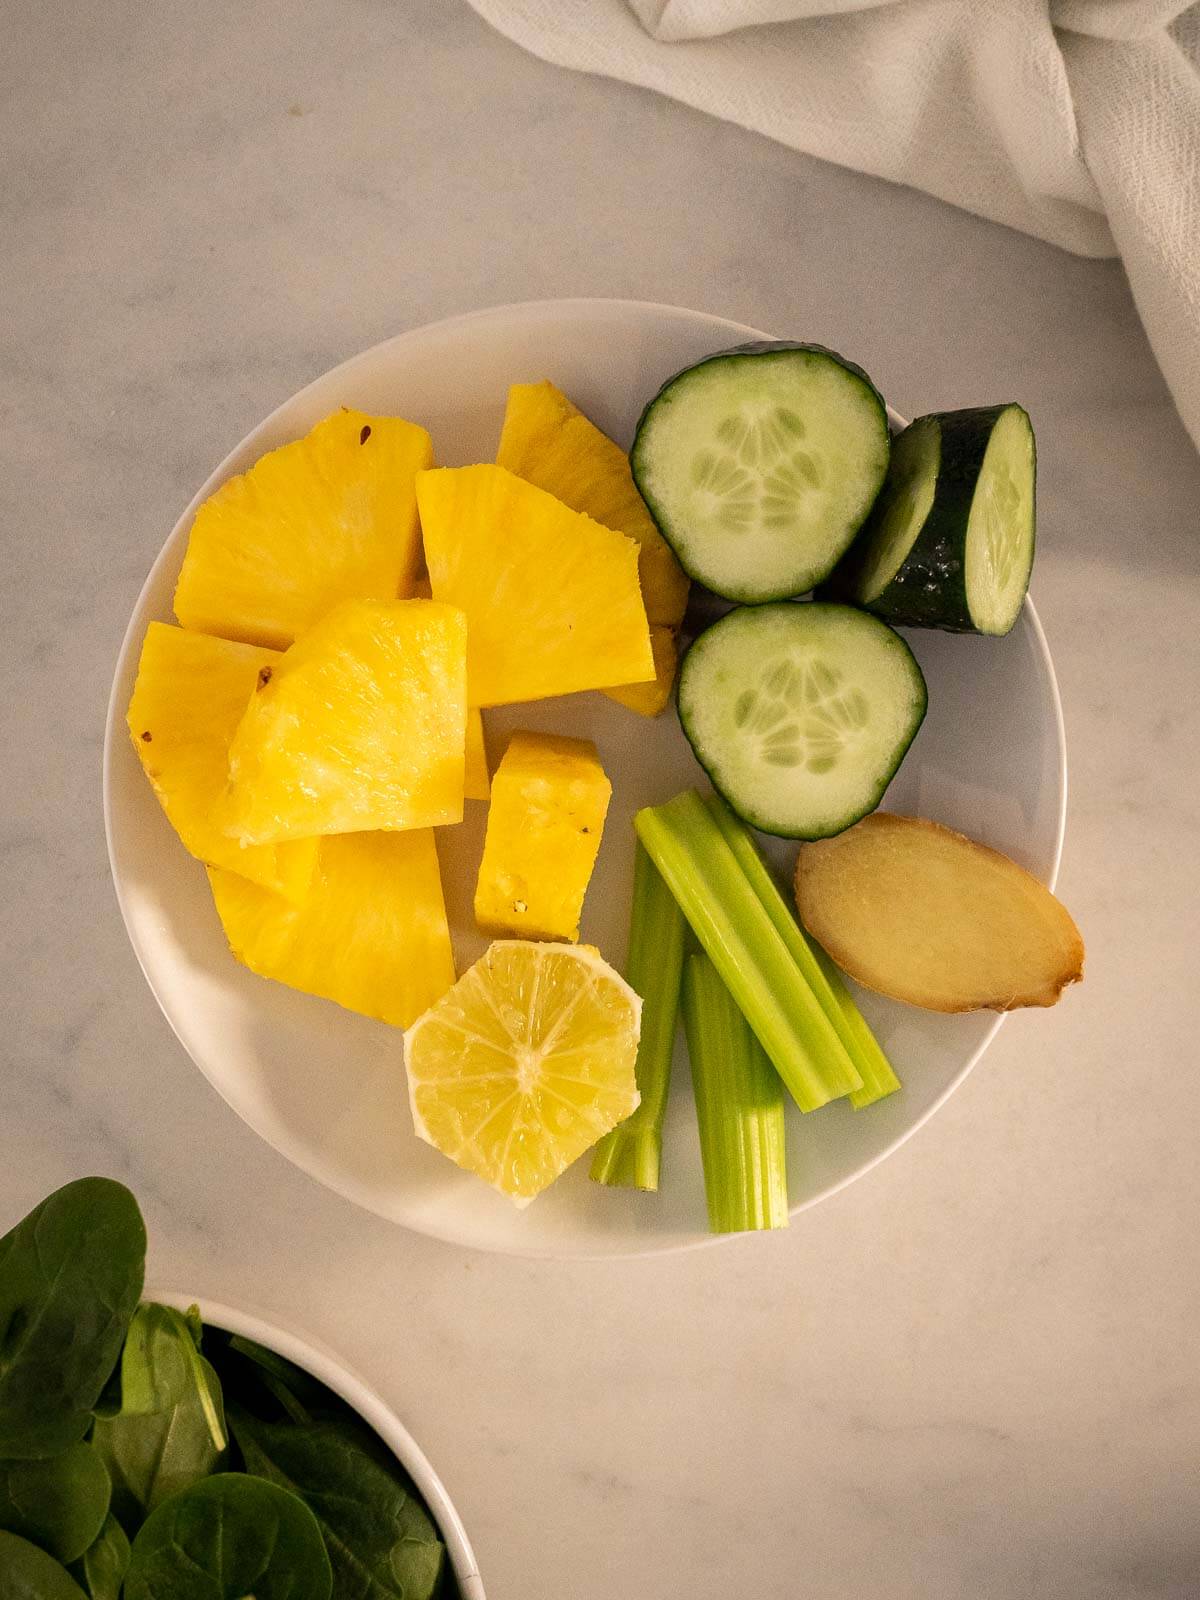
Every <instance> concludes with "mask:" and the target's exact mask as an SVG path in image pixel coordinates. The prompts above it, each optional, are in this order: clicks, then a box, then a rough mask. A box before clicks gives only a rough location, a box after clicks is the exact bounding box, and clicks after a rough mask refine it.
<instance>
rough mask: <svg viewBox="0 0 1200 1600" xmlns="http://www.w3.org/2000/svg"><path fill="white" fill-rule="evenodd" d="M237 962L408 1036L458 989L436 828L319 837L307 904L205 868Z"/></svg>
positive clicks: (252, 970)
mask: <svg viewBox="0 0 1200 1600" xmlns="http://www.w3.org/2000/svg"><path fill="white" fill-rule="evenodd" d="M208 877H209V882H210V884H211V885H212V892H213V899H214V900H215V902H216V906H217V913H218V915H219V916H220V918H221V924H222V926H223V927H224V929H225V937H226V938H227V939H228V940H229V946H230V949H231V950H232V951H233V953H234V955H235V956H236V957H237V959H238V960H239V961H240V962H241V963H242V964H243V965H244V966H247V967H249V968H250V970H251V972H257V973H258V975H259V976H260V977H263V978H274V979H275V980H276V982H278V983H286V984H287V985H288V986H289V988H292V989H302V990H303V991H304V992H305V993H306V994H315V995H320V996H321V997H322V998H323V999H326V1000H336V1001H337V1003H338V1005H340V1006H345V1007H346V1008H347V1009H348V1010H350V1011H361V1012H362V1013H363V1014H364V1015H365V1016H368V1017H378V1018H379V1019H380V1021H382V1022H390V1023H393V1024H394V1025H395V1026H396V1027H398V1028H406V1027H408V1025H409V1023H410V1022H412V1021H413V1020H414V1019H415V1018H416V1017H419V1016H420V1015H421V1013H422V1012H423V1011H425V1010H426V1009H427V1008H428V1007H429V1006H431V1005H433V1004H434V1003H435V1002H436V1001H438V1000H440V999H441V997H442V995H444V994H445V992H446V990H447V989H449V988H450V986H451V984H453V982H454V958H453V956H452V954H451V950H450V930H449V928H448V926H447V923H446V908H445V905H444V903H443V900H442V880H441V877H440V875H439V873H438V859H437V848H436V846H435V844H434V837H433V830H432V829H431V828H413V829H410V830H409V831H408V832H407V833H347V834H342V835H339V836H336V837H334V838H330V839H322V840H321V842H320V852H319V854H318V856H317V867H316V872H315V873H314V875H313V881H312V887H311V888H310V890H309V893H308V895H307V897H306V898H305V900H304V902H303V904H302V905H299V906H294V905H289V903H288V902H287V901H286V900H284V899H282V898H281V897H280V896H279V895H277V894H271V893H270V892H269V891H267V890H265V889H261V888H259V887H258V885H257V884H253V883H249V882H247V880H246V879H245V878H241V877H238V876H237V874H235V873H232V872H223V871H220V870H217V869H214V868H210V869H209V874H208Z"/></svg>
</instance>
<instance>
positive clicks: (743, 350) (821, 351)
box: [629, 339, 891, 605]
mask: <svg viewBox="0 0 1200 1600" xmlns="http://www.w3.org/2000/svg"><path fill="white" fill-rule="evenodd" d="M797 350H804V351H807V352H809V353H810V354H812V355H820V356H828V357H829V359H830V360H831V361H836V362H837V364H838V366H839V367H843V368H845V370H846V371H847V372H848V373H850V374H851V376H852V377H855V378H857V379H858V381H859V382H860V383H861V384H863V385H864V386H865V387H866V388H867V389H869V390H870V392H871V394H872V395H873V396H874V398H875V403H876V405H877V406H878V407H879V419H880V426H881V429H882V432H883V435H884V438H885V440H886V443H887V448H888V450H889V451H890V449H891V429H890V427H889V426H888V410H887V402H886V400H884V398H883V396H882V394H880V392H879V390H878V388H877V387H876V385H875V383H874V382H873V380H872V378H871V376H870V374H869V373H867V372H864V371H863V369H862V367H860V366H859V365H858V363H857V362H855V361H851V360H849V359H848V358H847V357H846V356H843V355H839V354H838V352H837V351H836V350H830V349H829V347H828V346H827V345H823V344H811V343H808V342H806V341H804V340H803V339H752V340H750V342H749V343H748V344H735V345H731V346H730V347H729V348H728V349H727V350H714V351H713V353H712V355H710V356H702V357H701V358H700V360H699V361H693V362H692V363H691V365H690V366H687V367H681V368H680V369H679V371H678V372H676V373H673V374H672V375H671V377H669V378H668V379H667V381H666V382H665V383H664V384H663V386H662V387H661V388H660V389H659V391H658V393H657V394H656V395H654V396H653V398H652V399H650V400H649V401H647V403H646V405H645V406H643V408H642V414H641V416H640V417H639V418H638V424H637V428H636V429H635V430H634V435H633V445H632V447H631V448H630V451H629V466H630V470H631V472H632V473H633V481H634V483H635V485H636V486H637V491H638V493H639V494H640V495H641V497H642V499H643V500H644V501H645V502H646V509H647V510H648V511H649V513H650V515H651V517H652V518H653V520H654V524H655V526H656V527H657V528H658V531H659V533H661V534H662V536H663V538H664V539H665V540H666V541H667V543H668V544H669V545H670V547H671V549H672V550H674V551H675V555H676V557H677V558H678V560H679V563H680V565H681V566H682V567H683V569H684V571H685V572H688V576H689V577H690V578H693V579H696V581H697V582H703V579H702V578H697V577H696V574H695V573H693V572H690V571H688V567H687V562H686V561H685V560H684V558H683V556H682V555H681V554H680V552H679V550H678V549H677V548H676V545H675V542H674V540H673V539H672V538H671V533H670V528H669V526H668V524H667V520H666V518H665V517H663V516H660V514H659V510H658V507H657V506H656V505H655V503H654V498H653V496H652V495H651V494H650V493H649V492H648V491H647V489H646V486H645V484H644V483H643V481H642V476H641V471H640V457H639V452H638V443H639V441H640V439H641V437H642V430H643V428H644V427H645V426H646V423H647V421H648V420H649V417H650V414H651V413H652V412H653V410H654V408H655V406H656V405H657V404H658V403H659V401H660V400H662V399H663V398H664V396H665V395H666V394H667V393H668V391H669V390H671V389H672V388H673V387H674V386H675V384H677V383H678V382H679V381H680V379H681V378H687V377H690V376H691V374H692V373H693V372H696V371H697V370H698V369H699V368H700V367H706V366H708V365H709V364H710V363H712V362H714V361H724V360H725V358H726V357H727V356H762V355H788V354H791V353H793V352H795V351H797ZM886 481H887V479H886V476H885V478H884V482H885V483H886ZM881 489H882V485H881ZM869 516H870V511H869V510H868V512H867V517H869ZM864 520H865V519H864ZM857 531H858V530H852V531H851V534H850V540H851V542H853V541H854V540H855V539H856V537H857ZM849 547H850V546H849V545H848V546H847V548H849ZM839 559H841V558H839V557H835V558H834V560H833V562H832V563H831V565H830V568H829V571H830V572H832V571H833V570H834V568H835V567H836V566H837V563H838V560H839ZM825 576H826V577H827V576H828V573H826V574H825ZM822 581H823V579H822V578H821V577H818V578H815V579H814V580H813V584H814V586H815V585H816V584H818V583H821V582H822ZM721 598H722V599H727V600H733V601H739V602H741V601H746V603H749V604H754V605H769V604H771V603H772V602H773V601H775V600H792V599H795V598H796V595H795V593H794V592H793V591H792V590H790V589H789V590H788V591H787V592H786V593H784V594H777V595H759V594H756V595H754V596H742V595H736V594H730V595H724V596H722V597H721Z"/></svg>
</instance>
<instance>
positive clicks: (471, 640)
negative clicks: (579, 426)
mask: <svg viewBox="0 0 1200 1600" xmlns="http://www.w3.org/2000/svg"><path fill="white" fill-rule="evenodd" d="M417 500H418V503H419V505H420V508H421V527H422V529H423V530H424V535H425V559H426V561H427V562H428V565H429V580H430V583H431V584H432V586H433V593H434V595H435V596H436V598H437V599H438V600H444V601H446V602H447V603H448V604H450V605H454V606H461V608H462V609H463V611H465V612H466V614H467V679H468V694H469V697H470V701H471V704H472V705H476V706H496V705H506V704H508V703H510V702H513V701H520V700H541V699H545V698H546V697H547V696H550V695H559V694H570V693H572V692H574V691H575V690H579V689H604V688H608V687H609V686H610V685H612V684H626V683H644V682H648V681H650V680H652V679H653V677H654V657H653V653H652V652H651V649H650V634H649V630H648V627H647V624H646V612H645V608H644V606H643V605H642V597H641V591H640V589H639V588H638V576H637V545H636V544H635V543H634V541H633V540H632V539H628V538H626V537H625V535H624V534H621V533H616V532H614V531H613V530H612V529H610V528H603V527H601V526H600V524H599V523H598V522H593V521H592V520H591V518H590V517H585V516H581V515H580V514H579V513H578V512H575V511H571V510H570V509H569V508H568V507H567V506H564V505H562V504H561V503H560V502H559V501H558V500H555V499H554V497H553V496H552V495H549V494H546V493H545V492H544V491H543V490H541V489H537V488H535V487H534V486H533V484H530V483H526V482H525V481H524V480H523V479H521V478H515V477H513V475H512V473H511V472H506V471H505V470H504V468H503V467H493V466H479V467H453V468H448V467H441V468H438V469H436V470H435V471H433V472H423V473H421V475H420V477H419V478H418V479H417Z"/></svg>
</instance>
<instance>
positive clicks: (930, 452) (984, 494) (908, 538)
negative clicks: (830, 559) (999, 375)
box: [830, 405, 1037, 634]
mask: <svg viewBox="0 0 1200 1600" xmlns="http://www.w3.org/2000/svg"><path fill="white" fill-rule="evenodd" d="M1036 475H1037V454H1036V446H1035V444H1034V437H1033V427H1032V425H1031V424H1030V421H1029V417H1028V416H1027V414H1026V413H1025V412H1024V411H1023V410H1022V409H1021V407H1020V406H1018V405H1006V406H984V407H980V408H978V409H976V410H972V411H943V412H937V413H934V414H933V415H931V416H928V417H919V418H918V419H917V421H916V422H914V423H912V425H911V426H910V427H908V428H906V429H905V430H904V432H903V433H902V434H901V435H900V436H899V438H898V439H896V440H895V441H894V443H893V445H892V463H891V466H890V468H889V470H888V476H887V482H886V483H885V484H884V487H883V493H882V494H881V495H880V497H879V500H878V503H877V504H876V507H875V510H874V511H873V512H872V514H871V516H870V518H869V519H868V521H867V524H866V526H865V527H864V528H863V531H862V533H861V534H860V536H859V538H858V539H857V540H856V542H855V544H854V547H853V548H852V550H851V551H850V553H849V555H848V556H847V557H846V560H845V562H844V563H843V566H842V568H840V569H839V571H838V572H836V573H835V574H834V577H833V581H832V584H831V586H830V587H831V589H832V590H833V591H834V592H835V593H837V594H839V595H844V596H846V597H847V598H849V599H852V600H855V601H857V602H858V604H859V605H864V606H867V607H868V608H869V609H870V610H871V611H874V612H876V613H877V614H878V615H879V616H881V617H887V618H888V619H889V620H890V621H892V622H899V623H906V624H907V625H908V626H910V627H914V628H945V629H948V630H949V631H950V632H954V633H986V634H1004V633H1008V632H1009V630H1010V629H1011V628H1012V626H1013V624H1014V623H1015V622H1016V620H1017V617H1018V616H1019V615H1020V612H1021V606H1022V605H1023V604H1024V600H1025V591H1026V589H1028V587H1029V573H1030V569H1031V567H1032V566H1033V549H1034V537H1035V524H1036V515H1035V510H1034V490H1035V480H1036Z"/></svg>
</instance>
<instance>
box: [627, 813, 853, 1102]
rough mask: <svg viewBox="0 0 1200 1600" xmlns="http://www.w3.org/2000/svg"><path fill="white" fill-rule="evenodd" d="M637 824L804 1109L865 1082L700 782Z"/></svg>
mask: <svg viewBox="0 0 1200 1600" xmlns="http://www.w3.org/2000/svg"><path fill="white" fill-rule="evenodd" d="M634 827H635V828H636V829H637V831H638V836H639V838H640V839H641V840H642V843H643V844H644V845H645V846H646V849H647V851H648V852H649V854H650V857H651V859H652V860H653V862H654V864H655V866H656V867H657V868H658V870H659V872H660V873H661V874H662V877H663V880H664V882H665V883H666V885H667V887H668V889H670V891H671V893H672V894H673V895H674V896H675V899H676V900H677V901H678V902H679V907H680V910H681V911H682V912H683V914H684V916H685V917H686V918H687V920H688V922H689V923H690V924H691V927H692V931H693V933H695V935H696V937H697V939H698V940H699V941H700V944H701V945H702V946H703V948H704V951H705V953H706V954H707V955H708V957H709V960H710V961H711V962H712V963H713V965H714V966H715V967H716V969H717V971H718V972H719V973H720V975H721V978H722V980H723V981H724V983H725V986H726V988H727V989H728V990H729V992H730V994H731V995H732V996H733V998H734V1000H735V1001H736V1002H737V1004H738V1005H739V1006H740V1007H741V1009H742V1012H743V1014H744V1016H745V1018H746V1021H747V1022H748V1023H749V1024H750V1026H751V1028H753V1030H754V1032H755V1034H756V1035H757V1037H758V1041H759V1043H760V1044H761V1045H762V1047H763V1049H764V1050H765V1051H766V1052H767V1055H768V1056H769V1057H770V1059H771V1062H772V1064H773V1065H774V1067H775V1070H776V1072H778V1074H779V1076H780V1077H781V1078H782V1079H783V1081H784V1083H785V1085H786V1086H787V1088H788V1089H789V1091H790V1092H791V1094H792V1097H793V1098H794V1100H795V1101H796V1104H797V1105H798V1106H799V1107H800V1109H801V1111H815V1110H816V1109H817V1108H818V1106H823V1105H826V1104H827V1103H828V1102H829V1101H830V1100H836V1099H838V1098H840V1096H842V1095H844V1094H849V1093H851V1092H852V1091H853V1090H855V1089H861V1088H862V1086H863V1081H862V1078H861V1077H860V1076H859V1074H858V1073H857V1072H856V1071H855V1068H854V1063H853V1061H852V1060H851V1059H850V1056H849V1054H848V1053H847V1051H846V1047H845V1045H843V1043H842V1041H841V1040H840V1039H839V1038H838V1036H837V1034H836V1033H835V1031H834V1029H833V1025H832V1024H831V1023H830V1021H829V1018H828V1017H827V1016H826V1015H825V1013H824V1011H823V1010H822V1009H821V1006H820V1003H819V1002H818V1000H817V998H816V996H815V995H814V994H813V991H812V989H811V987H810V986H809V984H808V983H807V982H806V981H805V978H804V976H803V974H802V973H801V971H800V969H799V967H797V965H796V962H795V959H794V958H793V956H792V954H791V952H790V950H789V949H788V947H787V945H786V944H785V943H784V941H783V938H782V937H781V935H780V933H779V931H778V929H777V928H776V927H775V924H774V923H773V922H772V921H771V918H770V916H769V915H768V913H767V911H766V910H765V908H764V907H763V904H762V902H761V901H760V900H759V898H758V896H757V894H756V893H755V892H754V890H753V888H752V887H751V885H750V883H749V880H748V879H747V878H746V875H745V873H744V872H743V871H742V869H741V867H740V866H739V865H738V861H737V858H736V857H735V856H734V854H733V852H732V850H731V849H730V848H729V846H728V844H727V843H726V842H725V839H724V837H723V836H722V834H721V830H720V829H719V828H718V827H717V824H716V822H715V821H714V820H713V818H712V816H711V815H710V813H709V811H708V810H707V808H706V807H705V804H704V801H703V800H702V799H701V798H700V796H699V795H698V794H697V793H696V792H695V791H694V790H692V789H688V790H685V791H684V793H683V794H679V795H676V796H675V798H674V800H669V801H668V802H667V803H666V805H662V806H647V807H646V808H645V809H644V810H642V811H639V812H638V814H637V816H636V817H635V818H634Z"/></svg>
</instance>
